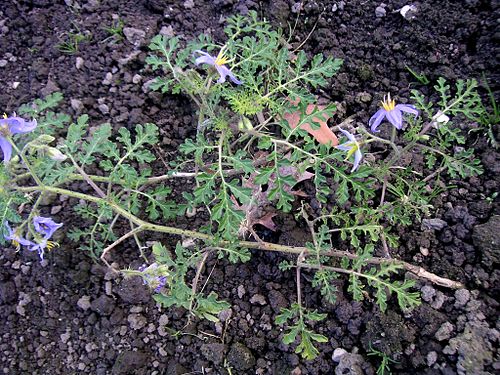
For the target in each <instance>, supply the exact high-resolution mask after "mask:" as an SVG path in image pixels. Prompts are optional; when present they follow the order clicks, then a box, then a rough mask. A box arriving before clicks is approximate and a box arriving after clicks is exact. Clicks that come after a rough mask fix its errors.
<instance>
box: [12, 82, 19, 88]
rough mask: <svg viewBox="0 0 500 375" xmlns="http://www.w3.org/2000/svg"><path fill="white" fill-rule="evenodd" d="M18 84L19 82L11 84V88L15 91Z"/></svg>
mask: <svg viewBox="0 0 500 375" xmlns="http://www.w3.org/2000/svg"><path fill="white" fill-rule="evenodd" d="M20 84H21V82H12V88H13V89H14V90H15V89H17V88H18V87H19V85H20Z"/></svg>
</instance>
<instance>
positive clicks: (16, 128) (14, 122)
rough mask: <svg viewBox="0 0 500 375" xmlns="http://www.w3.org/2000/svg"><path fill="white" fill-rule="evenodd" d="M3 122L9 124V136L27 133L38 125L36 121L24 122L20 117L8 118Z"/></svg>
mask: <svg viewBox="0 0 500 375" xmlns="http://www.w3.org/2000/svg"><path fill="white" fill-rule="evenodd" d="M5 121H7V124H9V130H10V132H11V134H19V133H28V132H30V131H33V130H35V128H36V126H37V125H38V124H37V122H36V120H33V121H25V120H24V119H23V118H21V117H9V118H7V119H5Z"/></svg>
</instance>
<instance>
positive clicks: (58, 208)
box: [50, 206, 62, 215]
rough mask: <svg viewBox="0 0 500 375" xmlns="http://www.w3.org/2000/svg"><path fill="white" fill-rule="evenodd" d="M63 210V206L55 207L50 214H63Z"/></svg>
mask: <svg viewBox="0 0 500 375" xmlns="http://www.w3.org/2000/svg"><path fill="white" fill-rule="evenodd" d="M61 210H62V206H54V207H52V208H51V209H50V214H51V215H55V214H58V213H59V212H61Z"/></svg>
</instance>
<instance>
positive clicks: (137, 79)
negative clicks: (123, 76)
mask: <svg viewBox="0 0 500 375" xmlns="http://www.w3.org/2000/svg"><path fill="white" fill-rule="evenodd" d="M141 80H142V77H141V75H140V74H135V75H134V76H133V77H132V83H135V84H138V83H139V82H141Z"/></svg>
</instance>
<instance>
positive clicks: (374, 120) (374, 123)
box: [368, 108, 387, 133]
mask: <svg viewBox="0 0 500 375" xmlns="http://www.w3.org/2000/svg"><path fill="white" fill-rule="evenodd" d="M386 115H387V111H386V110H385V109H383V108H381V109H379V110H378V111H377V112H375V114H374V115H373V116H372V117H371V118H370V120H369V121H368V126H370V129H371V131H372V132H374V133H378V132H379V131H380V130H377V128H378V126H379V125H380V123H381V122H382V120H383V119H384V117H385V116H386Z"/></svg>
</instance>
